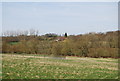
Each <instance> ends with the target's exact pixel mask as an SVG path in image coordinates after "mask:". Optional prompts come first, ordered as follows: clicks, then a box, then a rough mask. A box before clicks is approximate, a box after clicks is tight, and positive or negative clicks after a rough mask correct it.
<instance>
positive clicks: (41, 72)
mask: <svg viewBox="0 0 120 81" xmlns="http://www.w3.org/2000/svg"><path fill="white" fill-rule="evenodd" d="M2 78H3V79H117V78H118V59H113V58H85V57H66V59H53V58H49V57H47V56H46V57H44V56H39V55H36V56H33V55H28V54H25V55H20V54H2Z"/></svg>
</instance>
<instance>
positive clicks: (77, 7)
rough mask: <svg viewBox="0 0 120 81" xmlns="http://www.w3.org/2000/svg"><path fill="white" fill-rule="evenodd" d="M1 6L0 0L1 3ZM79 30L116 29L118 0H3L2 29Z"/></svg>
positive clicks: (78, 32) (76, 32)
mask: <svg viewBox="0 0 120 81" xmlns="http://www.w3.org/2000/svg"><path fill="white" fill-rule="evenodd" d="M0 6H1V4H0ZM29 29H35V30H39V32H40V34H45V33H57V34H63V33H64V32H67V33H68V34H69V35H70V34H82V33H88V32H106V31H115V30H118V3H117V2H36V3H35V2H6V3H2V30H3V32H4V31H7V30H17V31H18V30H29Z"/></svg>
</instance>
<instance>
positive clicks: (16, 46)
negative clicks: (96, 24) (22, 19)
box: [2, 30, 119, 58]
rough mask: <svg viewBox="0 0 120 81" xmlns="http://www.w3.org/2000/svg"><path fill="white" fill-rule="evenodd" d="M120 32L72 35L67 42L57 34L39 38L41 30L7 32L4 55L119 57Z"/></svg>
mask: <svg viewBox="0 0 120 81" xmlns="http://www.w3.org/2000/svg"><path fill="white" fill-rule="evenodd" d="M118 33H119V31H114V32H113V31H111V32H106V33H88V34H80V35H69V36H67V33H65V36H64V37H65V39H64V40H62V41H56V40H57V38H59V37H62V36H59V35H57V34H54V33H48V34H45V35H41V36H40V35H39V34H38V31H35V30H31V31H25V32H22V33H20V32H13V31H12V32H10V31H9V32H6V33H4V34H3V36H2V53H19V54H22V53H26V54H46V55H62V56H79V57H95V58H98V57H103V58H107V57H111V58H117V57H118V50H119V49H118V39H119V37H118Z"/></svg>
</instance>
